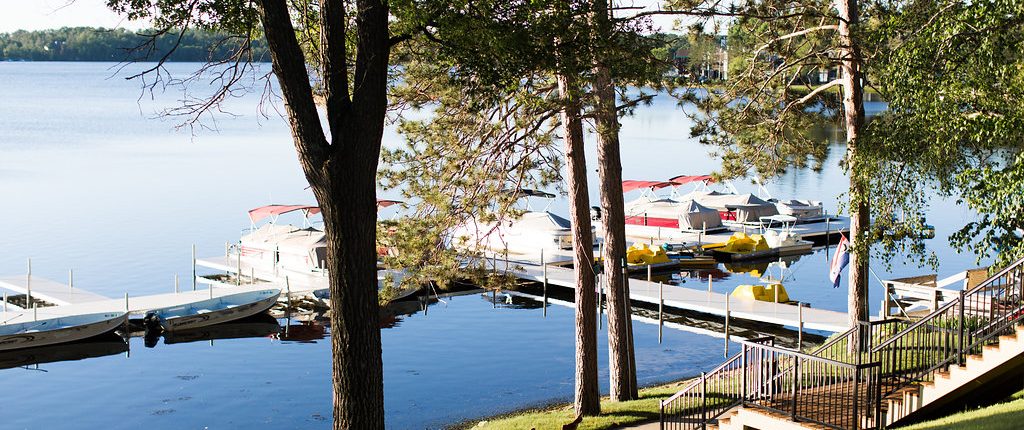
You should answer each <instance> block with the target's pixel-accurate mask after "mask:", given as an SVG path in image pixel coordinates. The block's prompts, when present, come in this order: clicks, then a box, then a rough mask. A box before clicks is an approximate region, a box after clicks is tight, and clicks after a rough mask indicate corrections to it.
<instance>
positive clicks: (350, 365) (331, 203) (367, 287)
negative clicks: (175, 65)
mask: <svg viewBox="0 0 1024 430" xmlns="http://www.w3.org/2000/svg"><path fill="white" fill-rule="evenodd" d="M259 7H260V14H261V19H262V22H263V28H264V33H265V34H266V38H267V44H268V46H269V48H270V53H271V59H272V61H273V63H272V64H273V70H274V74H275V75H276V76H277V79H278V82H279V83H280V86H281V94H282V96H283V97H284V100H285V109H286V112H287V114H288V119H289V123H290V126H291V131H292V138H293V141H294V144H295V149H296V152H297V153H298V155H299V162H300V164H301V165H302V169H303V172H304V173H305V175H306V179H307V180H308V181H309V184H310V185H311V187H312V189H313V193H314V195H316V199H317V203H318V204H319V205H320V208H321V214H322V215H323V219H324V230H325V233H326V235H327V269H328V274H329V275H328V276H329V281H330V291H331V298H330V302H331V352H332V358H333V369H332V370H333V372H332V387H333V391H334V405H333V409H334V428H335V429H336V430H341V429H383V428H384V384H383V381H384V378H383V373H384V372H383V365H382V361H381V342H380V329H379V325H378V319H379V314H378V312H379V309H378V298H377V262H376V251H375V248H376V247H375V242H376V222H377V210H376V208H377V204H376V187H377V181H376V174H377V162H378V159H379V158H380V147H381V137H382V135H383V131H384V116H385V113H386V107H387V92H386V90H387V62H388V53H389V51H390V45H389V41H388V10H387V7H386V6H385V5H384V4H383V3H381V2H380V1H379V0H358V1H356V17H355V24H356V26H357V27H358V29H357V31H356V34H357V36H356V43H355V46H356V49H357V52H356V55H355V58H356V59H355V67H354V68H355V74H354V77H355V78H354V79H355V82H354V85H353V86H352V87H353V88H354V90H353V92H352V98H351V99H349V89H348V84H347V79H346V77H345V75H346V74H347V64H346V58H349V57H348V56H347V55H346V51H345V50H346V47H345V43H346V40H345V38H344V37H342V36H344V34H345V22H346V17H345V10H344V7H345V3H344V2H342V1H341V0H326V1H322V2H321V14H322V21H321V27H322V28H321V29H320V31H322V32H323V33H324V37H323V39H322V46H321V49H322V50H323V51H324V58H323V63H324V67H325V69H327V70H325V73H324V76H325V77H326V80H325V85H326V91H327V120H328V122H329V124H330V128H331V132H332V133H331V135H332V138H331V142H330V144H328V143H327V140H326V136H325V134H324V130H323V126H322V125H321V123H320V116H319V114H318V112H317V109H316V105H315V104H314V102H313V93H312V89H311V87H310V84H309V77H308V73H307V71H306V64H305V57H304V56H303V52H302V49H301V48H300V46H299V44H298V42H297V40H296V38H295V30H294V27H293V26H292V24H291V16H290V14H289V11H288V6H287V3H286V2H285V1H284V0H261V1H260V4H259Z"/></svg>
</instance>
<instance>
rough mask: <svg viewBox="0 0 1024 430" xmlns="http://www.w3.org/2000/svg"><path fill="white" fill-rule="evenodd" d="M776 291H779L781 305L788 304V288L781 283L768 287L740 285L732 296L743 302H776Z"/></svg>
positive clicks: (733, 291)
mask: <svg viewBox="0 0 1024 430" xmlns="http://www.w3.org/2000/svg"><path fill="white" fill-rule="evenodd" d="M776 289H778V291H779V303H785V302H788V301H789V294H787V293H786V287H784V286H782V284H779V283H771V284H768V285H740V286H738V287H736V289H734V290H732V294H731V295H732V296H733V297H735V298H737V299H742V300H760V301H762V302H774V301H775V290H776Z"/></svg>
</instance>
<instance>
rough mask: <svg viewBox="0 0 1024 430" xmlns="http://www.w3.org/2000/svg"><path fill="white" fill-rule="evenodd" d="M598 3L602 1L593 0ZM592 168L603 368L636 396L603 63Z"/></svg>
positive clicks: (615, 124)
mask: <svg viewBox="0 0 1024 430" xmlns="http://www.w3.org/2000/svg"><path fill="white" fill-rule="evenodd" d="M597 3H601V1H600V0H598V2H597ZM594 92H595V94H596V96H597V97H596V99H597V100H596V103H595V104H596V106H597V108H596V115H595V121H596V123H597V172H598V175H599V176H600V179H601V187H600V188H601V190H600V191H601V215H602V217H601V220H602V225H603V226H604V252H603V255H602V256H601V258H602V259H603V260H604V279H605V285H606V286H607V287H606V290H607V295H608V372H609V373H610V375H609V380H608V382H609V385H611V390H610V393H611V398H612V400H616V401H625V400H633V399H636V398H637V394H638V393H637V387H636V373H635V370H634V369H633V365H632V364H631V363H632V362H633V341H632V336H631V335H630V334H631V333H630V330H629V328H630V326H631V324H632V320H633V319H632V315H631V314H630V303H629V296H628V294H627V290H626V283H625V282H624V281H623V277H624V276H623V273H622V269H623V267H622V263H623V261H624V260H625V258H626V226H625V220H626V218H625V217H626V215H625V209H624V207H623V206H624V204H623V197H622V162H621V160H620V155H619V118H618V113H617V112H616V109H615V87H614V84H613V83H612V80H611V72H610V70H609V69H608V67H607V66H603V65H600V64H598V65H597V66H596V67H595V76H594Z"/></svg>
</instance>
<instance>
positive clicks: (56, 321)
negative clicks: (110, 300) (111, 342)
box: [0, 305, 128, 351]
mask: <svg viewBox="0 0 1024 430" xmlns="http://www.w3.org/2000/svg"><path fill="white" fill-rule="evenodd" d="M75 308H76V307H75V306H73V305H69V306H55V307H52V308H41V309H36V310H32V311H26V310H20V311H16V312H13V311H6V312H4V314H3V317H2V318H3V319H2V321H0V351H6V350H12V349H20V348H32V347H37V346H46V345H54V344H58V343H66V342H74V341H77V340H82V339H87V338H90V337H94V336H98V335H101V334H104V333H107V332H110V331H113V330H115V329H117V328H118V327H120V326H122V325H123V324H124V323H125V322H126V321H127V318H128V314H127V313H125V312H113V311H112V312H95V313H84V314H77V313H75V310H74V309H75Z"/></svg>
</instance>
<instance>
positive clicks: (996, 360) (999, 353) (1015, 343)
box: [882, 325, 1024, 427]
mask: <svg viewBox="0 0 1024 430" xmlns="http://www.w3.org/2000/svg"><path fill="white" fill-rule="evenodd" d="M1014 331H1015V333H1014V334H1008V335H1002V336H999V337H998V339H999V341H998V343H995V344H990V345H985V346H984V347H983V348H982V352H981V354H972V355H968V356H967V357H966V360H965V362H964V364H962V365H958V364H953V365H951V366H949V367H948V368H946V369H943V370H935V371H933V372H934V377H933V379H932V380H931V381H926V382H921V383H917V384H913V385H911V386H908V387H904V388H902V389H900V390H898V391H897V392H895V393H893V394H891V395H889V396H886V397H885V398H883V399H882V411H883V413H882V418H883V422H884V426H885V427H891V426H893V425H898V424H900V422H901V421H903V420H904V419H906V418H908V417H911V416H912V415H913V414H915V413H919V412H924V411H932V410H935V409H936V408H938V407H941V406H942V405H946V404H949V403H950V402H953V401H956V400H958V399H962V398H963V396H965V395H968V394H970V393H971V392H973V391H974V390H976V389H983V388H984V385H985V384H987V383H989V382H992V381H994V380H996V379H998V378H999V377H1000V376H1003V375H1005V374H1006V373H1007V372H1011V371H1013V370H1016V369H1019V368H1020V366H1021V365H1024V326H1021V325H1016V326H1015V327H1014Z"/></svg>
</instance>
